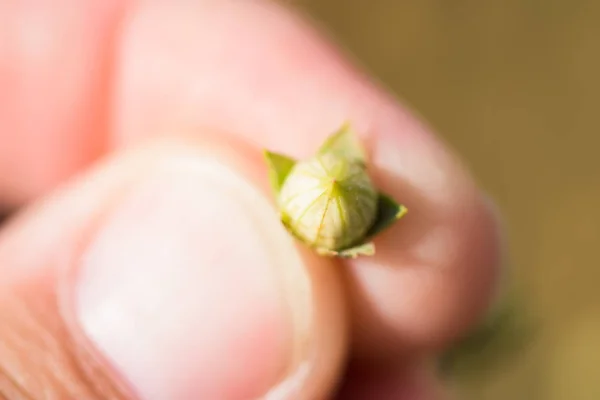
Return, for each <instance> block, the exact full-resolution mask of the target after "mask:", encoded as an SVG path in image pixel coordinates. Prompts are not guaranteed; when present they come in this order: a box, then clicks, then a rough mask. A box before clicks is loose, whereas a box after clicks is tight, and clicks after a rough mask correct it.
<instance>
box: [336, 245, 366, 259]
mask: <svg viewBox="0 0 600 400" xmlns="http://www.w3.org/2000/svg"><path fill="white" fill-rule="evenodd" d="M374 254H375V245H374V244H373V242H368V243H363V244H360V245H358V246H354V247H351V248H349V249H345V250H342V251H340V252H339V253H338V254H337V255H338V257H341V258H357V257H358V256H372V255H374Z"/></svg>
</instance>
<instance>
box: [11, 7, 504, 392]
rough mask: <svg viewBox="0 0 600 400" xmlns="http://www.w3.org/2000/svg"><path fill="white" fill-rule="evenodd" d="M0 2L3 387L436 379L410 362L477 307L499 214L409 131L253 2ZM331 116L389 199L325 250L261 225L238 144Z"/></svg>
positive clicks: (444, 157)
mask: <svg viewBox="0 0 600 400" xmlns="http://www.w3.org/2000/svg"><path fill="white" fill-rule="evenodd" d="M8 4H9V5H7V3H6V2H5V3H4V4H3V5H2V6H0V8H2V9H0V86H1V87H2V88H3V90H2V92H1V93H0V143H1V145H0V194H1V196H2V197H1V198H0V201H1V202H2V203H3V204H5V205H13V206H17V205H21V206H22V209H21V210H20V212H19V213H18V214H17V215H16V216H15V217H14V218H12V219H11V220H10V221H9V222H8V223H7V224H6V225H5V226H4V227H3V230H2V231H1V232H0V266H1V268H2V286H1V287H0V296H1V301H0V319H1V320H2V324H0V393H2V394H3V395H4V397H5V398H9V399H22V398H33V399H42V398H44V399H134V398H140V399H144V400H146V399H147V400H155V399H159V400H163V399H164V400H166V399H250V398H264V397H266V394H267V393H269V394H270V395H271V396H272V397H269V398H273V399H309V400H312V399H324V398H336V396H337V398H342V399H372V398H375V399H381V400H385V399H403V400H404V399H406V400H413V399H428V400H429V399H438V398H442V396H444V395H445V394H444V390H443V388H442V385H441V384H440V383H439V382H438V380H437V379H436V376H435V371H434V369H433V367H432V361H431V358H430V357H431V356H432V355H433V354H435V352H436V351H438V350H440V349H442V348H444V347H445V346H448V345H449V344H451V343H452V341H453V340H455V339H456V338H457V337H458V336H460V335H461V334H463V333H465V332H466V331H467V330H468V329H469V328H471V327H472V326H473V324H475V323H476V322H477V321H478V320H479V319H480V318H481V317H482V315H483V313H484V311H485V310H486V308H487V306H488V304H489V302H490V300H491V299H492V297H493V294H494V291H495V286H496V281H497V276H498V274H499V268H498V265H499V258H500V246H499V229H498V226H497V222H496V219H495V214H494V213H493V212H492V207H491V206H490V204H489V202H488V201H487V200H486V199H485V198H484V196H482V195H481V194H480V192H479V190H478V189H477V187H476V186H475V184H474V183H473V181H472V179H471V178H470V176H469V174H468V173H467V172H466V170H465V169H464V168H463V167H462V166H461V164H460V162H459V161H458V160H457V159H456V158H455V156H453V155H452V153H451V152H450V151H449V150H448V149H446V148H445V147H444V145H443V144H442V143H441V142H440V141H439V139H438V138H436V136H435V135H434V134H433V133H432V132H431V131H430V129H429V128H428V127H427V126H426V125H425V124H423V123H422V122H420V121H418V120H417V119H416V118H415V117H414V116H413V115H412V114H411V113H410V112H409V111H407V110H406V109H405V108H403V107H402V106H401V105H399V104H398V103H397V102H396V101H394V100H393V99H392V98H391V96H389V95H388V94H386V93H385V92H384V91H383V90H382V89H380V88H378V87H377V86H376V85H375V84H374V83H373V82H372V81H371V80H370V79H369V78H368V77H367V76H365V75H364V74H362V73H361V72H360V71H358V70H357V69H355V68H353V67H352V66H350V64H349V63H348V61H346V60H345V59H344V58H343V56H341V55H340V54H339V53H338V52H336V50H335V49H334V47H333V46H332V45H330V44H328V43H327V42H326V41H325V40H324V39H323V38H322V36H321V35H320V34H318V33H316V32H315V30H314V29H313V28H311V27H310V26H309V25H308V24H307V23H306V22H303V21H302V20H301V19H300V18H299V17H297V16H296V15H293V14H292V13H291V12H290V11H287V10H285V9H283V8H281V7H280V6H277V5H274V4H272V3H269V2H267V1H258V0H256V1H253V0H247V1H234V0H227V1H226V0H223V1H204V2H191V1H190V2H175V1H172V2H167V1H164V2H140V3H139V4H138V3H134V2H124V1H118V0H112V1H107V0H95V1H92V0H89V1H79V0H70V1H69V0H62V1H57V2H45V3H44V2H20V4H19V5H15V4H13V2H8ZM346 120H350V121H352V123H353V126H354V127H355V128H356V130H357V131H358V132H359V133H360V134H361V135H362V137H363V138H364V140H365V143H366V144H367V146H368V148H369V152H370V154H371V161H372V170H373V174H374V177H375V179H376V181H377V182H378V183H379V184H380V187H381V189H382V190H383V191H385V192H388V193H390V194H391V195H392V196H393V197H395V198H397V199H398V200H399V201H401V202H403V203H405V204H407V206H408V208H409V214H408V216H407V217H406V218H405V219H403V220H401V222H400V223H398V224H396V225H395V226H394V227H393V228H392V229H390V230H389V231H387V232H386V233H384V234H383V235H381V236H380V237H379V238H378V240H377V241H376V245H377V254H376V255H375V256H374V257H365V258H359V259H356V260H352V261H344V262H340V261H338V260H331V259H328V258H327V259H326V258H321V257H317V256H315V255H314V254H312V253H311V252H309V251H306V250H304V249H303V248H302V246H297V245H296V244H295V242H294V241H293V240H292V239H291V238H290V236H289V235H288V234H287V233H286V232H285V230H284V229H283V228H282V226H281V224H280V223H279V221H278V217H277V214H276V210H275V209H274V207H273V206H272V196H271V194H270V192H269V190H268V187H267V181H266V176H265V174H266V169H265V166H264V163H263V161H262V159H261V156H260V151H261V149H262V148H269V149H272V150H274V151H278V152H282V153H287V154H290V155H292V156H296V157H303V156H306V155H308V154H311V152H312V151H314V149H315V148H316V147H317V146H318V145H319V144H320V143H321V141H322V140H323V139H324V138H325V137H326V136H327V135H329V134H330V133H331V132H332V131H334V130H335V129H336V128H338V127H339V126H340V124H341V123H343V122H344V121H346ZM65 182H66V183H65ZM63 183H64V184H63ZM59 184H60V185H59ZM26 204H27V205H26ZM335 391H337V392H336V393H337V395H335V394H334V392H335Z"/></svg>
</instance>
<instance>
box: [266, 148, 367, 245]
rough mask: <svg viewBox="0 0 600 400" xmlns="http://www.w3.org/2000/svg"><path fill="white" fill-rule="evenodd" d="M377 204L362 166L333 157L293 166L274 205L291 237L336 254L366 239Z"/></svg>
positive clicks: (315, 158)
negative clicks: (292, 235)
mask: <svg viewBox="0 0 600 400" xmlns="http://www.w3.org/2000/svg"><path fill="white" fill-rule="evenodd" d="M377 199H378V192H377V190H376V189H375V187H374V186H373V183H372V182H371V179H370V177H369V175H368V174H367V171H366V168H365V165H364V164H363V163H362V162H360V161H359V160H351V159H348V158H345V157H342V156H340V155H339V154H336V153H333V152H332V153H325V154H318V155H316V156H314V157H313V158H310V159H308V160H306V161H302V162H299V163H297V164H296V165H294V167H293V168H292V170H291V171H290V173H289V175H288V176H287V178H286V179H285V182H284V183H283V186H282V187H281V191H280V193H279V197H278V203H279V209H280V212H281V215H282V220H283V221H284V223H285V224H286V225H287V227H288V229H290V231H291V232H292V233H293V234H294V235H295V236H297V237H298V238H299V239H300V240H302V241H303V242H305V243H307V244H308V245H310V246H312V247H314V248H316V249H321V250H325V251H338V250H342V249H345V248H348V247H350V246H352V245H354V244H356V243H358V242H360V240H361V239H362V238H364V236H365V234H366V233H367V231H368V230H369V229H370V228H371V227H372V226H373V223H374V222H375V219H376V216H377Z"/></svg>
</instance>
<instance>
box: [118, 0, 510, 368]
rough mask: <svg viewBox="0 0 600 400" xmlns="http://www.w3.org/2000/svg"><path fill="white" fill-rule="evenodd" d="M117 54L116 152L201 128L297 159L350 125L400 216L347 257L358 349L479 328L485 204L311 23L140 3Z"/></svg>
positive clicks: (232, 5)
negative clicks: (403, 211)
mask: <svg viewBox="0 0 600 400" xmlns="http://www.w3.org/2000/svg"><path fill="white" fill-rule="evenodd" d="M119 54H120V55H121V57H120V60H121V63H120V64H119V67H118V68H117V71H118V72H117V77H118V84H117V87H118V90H119V91H118V96H117V99H118V101H117V104H116V105H115V109H116V113H117V114H116V118H115V120H116V126H115V131H114V133H115V135H116V140H117V141H120V142H121V143H123V144H124V145H127V144H129V143H135V142H136V141H138V140H141V139H143V138H146V137H149V136H150V137H152V136H162V135H169V134H171V133H172V132H173V130H172V129H170V128H171V127H172V126H179V127H180V128H181V129H180V130H182V131H188V130H190V131H193V130H195V129H196V127H198V126H210V127H215V128H217V129H226V130H229V131H232V132H236V133H237V134H239V135H240V136H241V137H242V138H243V139H244V140H247V141H248V142H250V143H253V144H256V145H257V146H259V147H263V148H267V149H269V150H272V151H277V152H282V153H287V154H290V155H292V156H295V157H305V156H307V155H309V154H311V153H312V152H313V151H314V150H315V149H316V148H317V146H318V145H319V144H320V143H321V142H322V141H323V140H324V139H325V137H326V136H327V135H329V134H330V133H331V132H333V131H335V130H336V129H337V128H339V126H340V125H341V124H342V123H344V122H345V121H350V122H351V124H352V126H353V127H354V128H355V129H356V131H357V132H358V133H359V134H360V135H361V137H362V138H363V139H364V142H365V144H366V146H367V147H368V150H369V155H370V168H371V171H372V173H373V175H374V178H375V180H376V182H377V183H378V185H379V186H380V187H381V189H382V190H383V191H385V192H387V193H389V194H391V195H392V196H393V197H394V198H396V199H397V200H398V201H400V202H402V203H405V204H406V205H407V207H408V209H409V213H408V216H407V217H406V218H405V219H404V220H401V221H400V222H399V223H398V224H396V225H395V226H394V227H393V228H392V229H390V230H389V231H388V232H386V233H385V234H383V235H381V236H380V237H379V238H378V239H377V240H376V246H377V254H376V255H375V256H374V257H371V258H366V257H365V258H361V259H358V260H356V261H350V262H348V263H346V265H347V271H348V274H349V276H348V282H349V286H350V292H351V297H350V301H351V302H352V304H353V311H354V322H353V323H354V327H355V330H354V337H353V340H354V343H355V349H356V350H357V352H358V353H360V354H363V355H369V356H372V355H378V356H382V357H386V356H390V355H395V354H396V353H398V352H400V353H401V352H404V351H407V350H411V351H412V350H418V349H432V348H440V347H443V346H445V345H446V344H447V343H449V342H451V341H452V340H453V339H455V338H456V337H457V336H460V335H461V334H462V333H463V332H465V330H467V329H469V327H470V326H472V324H474V323H476V322H477V321H478V320H479V318H480V317H481V315H482V313H483V312H484V311H485V310H486V308H487V306H488V304H489V302H490V301H491V299H492V297H493V294H494V289H495V282H496V280H497V274H498V271H499V259H500V257H499V251H500V250H499V231H498V228H497V222H496V220H495V218H494V216H493V213H492V212H491V211H490V209H489V207H488V204H487V202H486V200H485V199H484V197H483V196H482V195H481V193H480V191H479V189H478V188H477V187H476V185H475V183H474V181H473V179H472V177H471V176H470V174H469V173H468V171H467V170H466V169H465V168H464V166H462V164H461V162H460V161H459V160H458V159H457V157H456V155H454V154H453V153H452V151H450V150H449V149H448V148H447V146H445V145H444V143H442V142H441V141H440V140H439V139H438V138H437V137H436V136H435V134H434V133H433V132H432V130H431V129H430V128H429V127H428V126H427V125H426V124H424V123H423V122H421V121H420V120H419V119H418V118H416V117H414V116H413V115H412V113H410V112H409V111H408V110H406V109H405V108H404V107H402V106H401V105H400V104H398V103H397V102H396V101H395V100H394V99H393V98H392V97H391V96H390V95H388V94H386V93H385V92H384V91H383V90H381V89H380V88H378V87H377V85H375V84H373V83H372V82H371V81H370V80H369V79H368V78H367V77H366V76H365V75H363V74H362V73H360V72H359V71H357V70H356V69H354V68H352V67H351V66H350V63H349V62H348V61H347V60H345V59H344V57H343V56H342V55H340V54H339V53H338V52H336V51H335V50H334V47H333V46H332V45H330V44H328V43H327V42H326V41H324V40H323V39H322V37H321V35H319V34H318V33H316V32H315V30H314V29H312V28H311V27H310V26H309V25H308V24H306V23H305V22H303V21H302V20H300V19H299V18H297V17H296V16H294V15H292V14H291V13H289V12H288V11H287V10H285V9H283V8H281V7H279V6H277V5H274V4H273V3H270V2H266V1H248V2H237V1H222V2H215V3H212V2H209V3H203V4H200V5H199V4H191V3H186V4H185V5H184V4H179V3H178V4H177V5H171V4H169V5H167V4H166V3H160V4H157V3H152V4H150V3H144V4H142V5H140V6H139V7H138V8H137V9H136V10H135V13H133V14H132V18H131V20H129V21H128V23H127V25H126V29H125V30H124V31H123V39H122V42H121V48H120V50H119ZM157 60H160V61H157ZM358 353H357V354H358Z"/></svg>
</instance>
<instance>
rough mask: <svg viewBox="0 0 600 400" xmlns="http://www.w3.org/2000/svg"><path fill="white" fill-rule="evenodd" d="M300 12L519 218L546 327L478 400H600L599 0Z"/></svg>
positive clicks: (421, 3)
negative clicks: (381, 84)
mask: <svg viewBox="0 0 600 400" xmlns="http://www.w3.org/2000/svg"><path fill="white" fill-rule="evenodd" d="M296 3H297V5H298V7H300V8H303V9H305V10H306V11H308V13H309V14H310V15H312V16H313V17H314V18H315V19H317V20H319V21H320V22H321V23H322V24H323V25H324V26H325V27H326V29H328V30H329V31H330V33H332V34H333V36H334V37H335V38H336V39H337V40H338V41H339V42H341V43H342V44H343V45H344V46H346V47H347V49H348V50H349V51H351V52H352V53H354V54H355V55H356V56H357V57H358V58H359V59H360V60H361V61H362V62H363V63H364V65H365V66H366V68H367V69H369V70H370V72H372V73H373V74H375V75H376V76H378V77H380V78H381V79H382V80H383V82H384V83H385V84H387V85H388V86H389V87H390V88H391V90H393V91H394V92H396V93H397V94H398V95H399V96H400V97H402V98H403V99H404V100H405V101H406V103H408V104H409V105H410V106H411V107H413V108H416V109H417V110H418V111H419V113H421V115H423V116H424V118H426V119H427V120H428V121H429V122H430V123H431V124H432V125H433V126H434V127H435V128H436V129H437V130H438V131H439V132H440V135H442V136H443V137H444V138H445V139H446V140H447V141H448V142H449V143H450V144H451V145H453V146H454V147H455V148H456V149H457V150H458V151H459V152H460V153H461V154H462V156H463V157H464V159H465V160H466V162H467V163H468V164H469V165H470V167H471V168H472V170H473V172H474V174H475V175H476V176H477V177H478V179H479V180H480V182H481V185H482V186H483V187H484V188H485V189H486V190H487V191H488V192H489V193H490V194H491V195H492V196H493V197H494V198H495V199H496V200H497V202H498V204H499V206H500V207H501V209H502V211H503V213H504V215H505V217H506V221H507V229H508V239H509V245H510V249H511V259H510V267H511V271H512V274H513V279H514V282H515V283H516V284H517V286H518V287H519V289H520V290H521V292H522V294H523V295H524V296H525V302H526V303H527V307H528V309H529V311H528V312H529V313H531V314H532V315H533V316H534V317H535V319H536V324H537V325H538V329H537V331H536V333H535V335H534V337H533V339H531V340H530V342H529V343H528V344H527V346H525V347H524V348H523V349H521V350H519V351H518V352H517V354H515V355H513V356H512V358H511V359H510V360H508V361H505V362H503V363H500V364H499V365H497V366H495V367H494V368H491V367H490V369H489V370H487V369H486V368H488V367H485V366H484V365H483V364H481V365H479V364H477V362H474V364H473V365H475V366H476V367H475V368H474V371H471V372H472V373H471V374H470V375H469V374H466V375H469V376H466V377H461V379H462V381H461V382H462V385H464V387H465V393H466V394H465V396H467V397H466V398H469V399H482V400H487V399H490V400H495V399H502V400H506V399H511V400H512V399H515V400H520V399H531V400H538V399H540V400H587V399H590V400H592V399H593V400H598V399H600V372H597V371H600V368H599V367H600V1H597V0H503V1H481V0H452V1H449V0H369V1H365V0H363V1H359V0H298V1H297V2H296ZM523 307H524V306H523ZM491 343H492V344H493V341H492V342H491ZM492 344H491V345H489V346H487V347H485V346H484V347H485V351H483V350H477V351H476V353H477V352H481V353H482V354H481V357H484V356H486V355H485V354H483V353H486V354H487V353H493V351H494V350H497V349H493V345H492ZM475 356H477V354H475ZM474 358H476V357H474ZM463 375H465V374H463Z"/></svg>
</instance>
